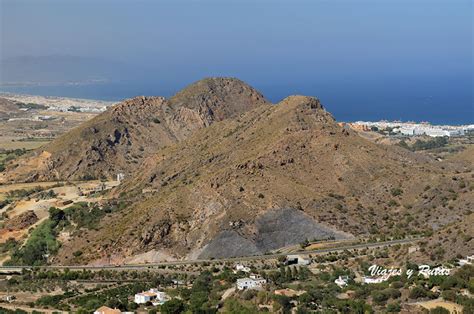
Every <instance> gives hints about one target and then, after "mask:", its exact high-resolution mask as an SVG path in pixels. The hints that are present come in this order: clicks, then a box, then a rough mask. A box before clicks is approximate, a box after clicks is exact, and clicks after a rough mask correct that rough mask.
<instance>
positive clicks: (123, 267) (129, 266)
mask: <svg viewBox="0 0 474 314" xmlns="http://www.w3.org/2000/svg"><path fill="white" fill-rule="evenodd" d="M420 240H423V238H413V239H402V240H392V241H383V242H375V243H360V244H353V245H344V246H340V247H336V248H327V249H319V250H311V251H302V252H295V253H291V254H295V255H303V256H306V255H319V254H326V253H332V252H341V251H345V250H354V249H364V248H383V247H389V246H392V245H396V244H407V243H413V242H418V241H420ZM286 255H288V254H282V253H278V254H268V255H255V256H244V257H232V258H225V259H205V260H186V261H173V262H160V263H148V264H124V265H103V266H88V265H78V266H57V265H51V266H41V268H42V269H71V270H73V269H76V270H82V269H88V270H107V269H108V270H112V269H113V270H140V269H141V270H147V269H151V268H158V267H163V266H172V265H190V264H202V263H215V262H234V261H235V262H236V261H252V260H265V259H273V258H278V257H280V256H286ZM31 268H33V266H0V272H8V271H21V270H22V269H31Z"/></svg>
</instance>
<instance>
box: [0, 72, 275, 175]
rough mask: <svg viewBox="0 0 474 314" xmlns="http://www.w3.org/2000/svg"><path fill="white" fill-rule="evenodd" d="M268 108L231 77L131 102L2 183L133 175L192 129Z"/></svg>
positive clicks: (24, 162) (40, 153) (21, 165)
mask: <svg viewBox="0 0 474 314" xmlns="http://www.w3.org/2000/svg"><path fill="white" fill-rule="evenodd" d="M267 104H268V102H267V101H266V100H265V98H264V97H263V96H262V95H261V94H260V93H259V92H258V91H256V90H255V89H253V88H252V87H250V86H249V85H247V84H245V83H244V82H242V81H240V80H237V79H228V78H209V79H204V80H201V81H198V82H196V83H194V84H191V85H190V86H188V87H186V88H185V89H183V90H182V91H181V92H179V93H177V94H176V95H175V96H173V97H172V98H171V99H169V100H167V99H165V98H163V97H143V96H142V97H136V98H133V99H129V100H126V101H124V102H122V103H120V104H117V105H115V106H113V107H111V108H109V109H108V110H107V111H106V112H105V113H103V114H100V115H98V116H97V117H95V118H94V119H92V120H90V121H88V122H86V123H84V124H82V125H81V126H79V127H78V128H75V129H73V130H72V131H70V132H68V133H66V134H64V135H63V136H61V137H60V138H58V139H56V140H55V141H53V142H51V143H50V144H48V145H47V146H45V147H42V148H41V149H40V150H37V151H36V152H34V153H33V154H32V155H29V156H27V157H25V158H21V159H20V160H18V161H16V162H15V163H12V164H10V165H9V167H8V169H7V171H6V173H3V174H2V176H1V177H0V182H9V181H38V180H40V181H48V180H56V179H62V180H67V179H91V178H101V177H108V178H111V177H115V176H116V174H117V173H120V172H122V173H125V174H126V175H130V174H131V173H133V172H134V171H135V170H136V169H137V168H138V166H139V165H140V163H141V161H142V159H143V158H145V157H147V156H150V155H151V154H153V153H155V152H157V151H158V150H159V149H160V148H163V147H165V146H168V145H171V144H173V143H176V142H178V141H180V140H182V139H184V138H186V137H188V136H189V135H190V134H191V133H192V132H193V131H194V130H196V129H200V128H203V127H207V126H209V125H211V124H212V123H213V122H215V121H220V120H223V119H226V118H230V117H233V116H234V115H236V114H238V113H241V112H244V111H247V110H251V109H253V108H256V107H258V106H260V105H267Z"/></svg>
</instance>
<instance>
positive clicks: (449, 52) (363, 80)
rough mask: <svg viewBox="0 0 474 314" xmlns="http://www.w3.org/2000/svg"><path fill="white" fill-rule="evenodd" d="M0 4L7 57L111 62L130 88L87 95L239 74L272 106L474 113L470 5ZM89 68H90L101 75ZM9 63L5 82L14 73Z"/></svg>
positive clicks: (342, 112) (363, 112)
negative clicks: (294, 101) (301, 99)
mask: <svg viewBox="0 0 474 314" xmlns="http://www.w3.org/2000/svg"><path fill="white" fill-rule="evenodd" d="M0 1H1V7H0V9H1V15H0V17H1V24H2V30H1V50H0V51H1V57H2V59H3V60H11V59H12V58H13V59H14V58H16V57H19V56H27V57H37V56H48V57H51V58H54V57H57V56H74V57H81V58H91V59H95V60H103V62H104V63H110V66H109V68H112V67H113V68H114V69H115V70H116V71H104V73H105V74H104V75H105V76H111V77H108V79H111V80H113V81H116V82H120V83H121V84H122V85H120V86H126V87H125V88H122V89H119V88H116V89H115V92H114V91H111V90H112V89H111V88H109V89H108V92H107V93H106V94H105V90H107V88H104V94H103V95H102V94H101V93H100V91H97V89H94V91H93V92H92V89H91V90H89V92H88V91H87V89H83V90H82V91H80V92H79V93H80V94H81V95H79V96H84V97H88V96H90V97H93V96H95V97H101V98H113V95H116V98H122V97H131V96H134V94H141V93H146V94H160V95H161V94H162V95H165V96H167V95H170V94H172V93H173V92H174V91H176V90H178V89H180V88H182V87H183V86H185V85H187V84H189V83H190V82H192V81H194V80H197V79H200V78H202V77H206V76H233V77H238V78H240V79H242V80H244V81H247V82H248V83H250V84H251V85H253V86H255V87H256V88H258V89H260V90H261V91H262V92H263V93H264V94H265V95H266V96H267V97H268V98H270V99H271V100H273V101H277V100H279V99H281V98H282V97H284V96H286V95H289V94H295V93H303V94H309V95H315V96H318V97H320V98H321V100H322V101H323V103H326V104H327V107H328V108H329V109H330V110H331V111H333V112H334V113H335V114H336V117H338V116H340V117H342V118H344V119H356V118H359V117H360V118H362V117H364V116H367V117H368V118H377V117H378V118H383V116H384V114H385V115H386V117H387V118H393V119H395V118H402V119H421V118H422V117H423V113H424V112H426V111H427V110H429V112H427V114H428V115H430V117H432V119H433V120H436V119H439V120H440V121H441V120H442V119H447V120H452V121H455V120H456V121H458V120H459V121H461V120H463V119H464V120H466V116H467V119H469V118H470V119H471V120H474V119H473V116H472V115H473V94H472V90H473V87H474V85H473V78H472V76H473V70H474V66H473V7H472V6H473V5H472V1H470V0H467V1H464V0H446V1H439V0H438V1H437V0H384V1H380V0H371V1H368V0H358V1H353V0H346V1H342V0H328V1H318V0H312V1H298V0H296V1H278V0H277V1H258V0H255V1H245V0H242V1H232V0H228V1H222V0H221V1H217V0H216V1H209V0H202V1H180V0H178V1H176V0H175V1H140V0H138V1H123V0H122V1H120V0H118V1H117V0H114V1H112V0H110V1H107V0H98V1H97V0H96V1H89V0H81V1H76V0H69V1H64V0H55V1H53V0H30V1H23V0H0ZM89 64H91V65H90V66H89V67H90V69H89V67H88V63H87V62H85V63H84V65H83V66H82V65H81V72H84V71H85V72H87V71H90V73H91V75H92V74H94V75H97V73H95V71H97V67H96V66H94V65H95V64H97V63H96V62H94V63H89ZM92 64H94V65H92ZM4 69H5V70H4V74H3V80H4V81H7V80H8V79H9V76H10V75H12V76H14V75H13V74H12V73H10V72H12V70H11V69H10V68H7V67H6V66H4ZM21 71H26V70H24V69H22V70H21ZM21 71H20V69H18V72H21ZM36 72H39V73H33V74H31V76H34V77H35V78H36V77H39V78H41V75H43V73H44V72H47V71H44V72H43V71H38V70H36ZM65 72H67V71H65ZM71 72H74V71H71ZM111 73H113V74H111ZM62 74H63V76H62V78H63V77H67V76H68V75H70V76H71V77H72V78H73V77H74V73H62ZM100 74H103V73H99V74H98V75H100ZM28 75H30V74H28ZM127 82H129V83H130V84H126V83H127ZM116 86H118V85H116ZM50 91H51V90H50ZM40 92H41V91H40ZM46 92H47V91H46ZM51 92H52V91H51ZM76 92H77V91H76ZM54 93H66V94H68V93H71V91H70V90H68V89H63V91H62V92H61V89H60V88H57V89H55V90H54ZM88 93H89V94H90V95H89V94H88ZM65 96H68V95H65ZM90 97H89V98H90ZM354 108H357V110H355V109H354ZM398 108H402V110H398ZM397 110H398V112H400V114H399V116H396V114H397ZM407 110H412V111H413V112H416V114H413V115H409V114H408V113H407V112H404V111H407ZM453 111H456V112H457V113H456V114H454V113H452V112H453ZM450 115H451V116H450ZM463 117H464V118H463ZM464 120H463V121H464Z"/></svg>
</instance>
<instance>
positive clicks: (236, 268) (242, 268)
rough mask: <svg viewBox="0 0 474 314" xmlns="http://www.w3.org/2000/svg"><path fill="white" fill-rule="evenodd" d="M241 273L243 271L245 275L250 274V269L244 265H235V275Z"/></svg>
mask: <svg viewBox="0 0 474 314" xmlns="http://www.w3.org/2000/svg"><path fill="white" fill-rule="evenodd" d="M239 271H242V272H244V273H250V267H247V266H244V265H242V264H237V265H235V270H234V274H236V273H238V272H239Z"/></svg>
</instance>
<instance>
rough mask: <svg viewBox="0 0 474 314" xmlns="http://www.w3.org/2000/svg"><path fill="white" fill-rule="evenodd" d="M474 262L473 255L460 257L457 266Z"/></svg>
mask: <svg viewBox="0 0 474 314" xmlns="http://www.w3.org/2000/svg"><path fill="white" fill-rule="evenodd" d="M473 262H474V255H471V256H468V257H466V259H460V260H459V266H464V265H472V263H473Z"/></svg>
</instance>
